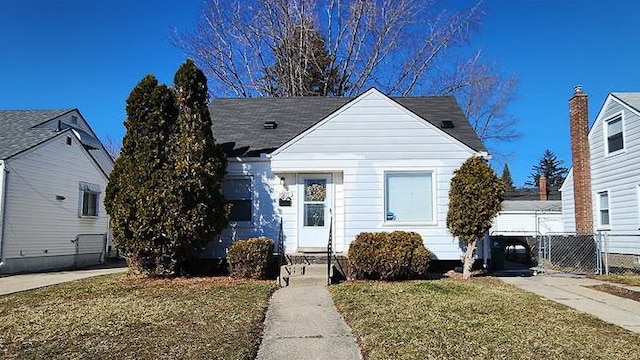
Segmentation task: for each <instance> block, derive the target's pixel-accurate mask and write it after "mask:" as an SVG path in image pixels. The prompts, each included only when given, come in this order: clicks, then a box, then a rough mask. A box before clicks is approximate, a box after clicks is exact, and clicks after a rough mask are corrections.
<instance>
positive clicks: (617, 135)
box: [606, 115, 624, 154]
mask: <svg viewBox="0 0 640 360" xmlns="http://www.w3.org/2000/svg"><path fill="white" fill-rule="evenodd" d="M606 125H607V126H606V128H607V154H611V153H614V152H616V151H619V150H622V149H624V133H623V129H622V115H618V116H616V117H614V118H612V119H610V120H607V122H606Z"/></svg>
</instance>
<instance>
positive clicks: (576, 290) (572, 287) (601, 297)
mask: <svg viewBox="0 0 640 360" xmlns="http://www.w3.org/2000/svg"><path fill="white" fill-rule="evenodd" d="M500 280H502V281H504V282H506V283H509V284H511V285H514V286H516V287H519V288H521V289H523V290H526V291H529V292H532V293H534V294H538V295H540V296H543V297H546V298H547V299H551V300H553V301H556V302H559V303H561V304H564V305H567V306H569V307H572V308H574V309H576V310H579V311H582V312H586V313H589V314H591V315H593V316H595V317H597V318H600V319H601V320H604V321H606V322H608V323H611V324H615V325H618V326H620V327H623V328H625V329H627V330H630V331H633V332H636V333H640V302H637V301H634V300H630V299H625V298H621V297H618V296H615V295H611V294H608V293H605V292H601V291H597V290H594V289H591V288H589V286H593V285H602V284H605V282H603V281H599V280H594V279H588V278H585V277H584V276H571V275H549V276H547V275H538V276H530V277H501V278H500ZM607 284H609V285H614V286H619V287H622V288H627V289H629V290H633V291H640V287H637V286H627V285H621V284H614V283H607Z"/></svg>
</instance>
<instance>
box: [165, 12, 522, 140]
mask: <svg viewBox="0 0 640 360" xmlns="http://www.w3.org/2000/svg"><path fill="white" fill-rule="evenodd" d="M467 1H469V3H468V6H466V7H465V6H464V5H460V4H459V3H456V4H455V5H451V3H448V2H446V3H445V2H443V1H442V0H370V1H363V0H205V7H204V9H203V12H202V16H201V18H200V21H199V22H198V24H197V26H196V27H195V29H194V30H193V31H192V32H190V33H182V34H178V35H177V36H176V37H175V39H174V40H175V42H176V44H177V45H178V46H179V47H181V48H182V49H184V50H185V52H186V53H187V54H188V55H189V56H191V57H193V58H194V59H195V61H196V62H197V63H198V64H200V65H201V67H202V68H203V69H204V71H205V73H206V74H207V75H208V76H209V81H210V83H211V86H210V89H211V91H212V96H214V97H215V96H241V97H250V96H285V95H288V96H291V95H304V94H308V93H309V91H308V89H307V87H308V86H309V85H308V81H307V82H305V79H307V78H308V77H309V76H312V74H311V73H310V72H311V71H312V69H321V68H323V67H324V66H325V62H326V61H328V62H329V65H328V68H329V69H335V71H337V73H336V74H333V75H335V79H338V80H337V81H338V82H339V84H338V85H337V89H338V90H337V91H335V92H333V93H335V94H338V95H342V94H344V95H350V96H353V95H357V94H359V93H361V92H362V91H364V90H366V89H367V88H368V87H372V86H375V87H377V88H378V89H379V90H381V91H383V92H385V93H387V94H388V95H392V96H397V95H401V96H410V95H425V94H451V95H455V96H456V97H457V99H458V101H459V103H460V104H461V105H462V108H463V111H464V112H465V115H467V117H468V118H469V120H470V121H471V123H472V125H473V126H474V129H475V130H476V132H477V133H478V135H479V137H480V138H481V139H483V140H485V141H488V142H498V141H508V140H511V139H513V138H515V137H516V136H517V133H516V132H515V130H514V125H515V119H514V118H513V117H512V116H510V114H509V113H508V111H507V107H508V104H509V102H510V101H511V100H513V97H514V94H515V88H516V85H517V79H516V78H514V77H505V76H503V75H501V74H500V72H498V71H497V69H498V67H497V65H496V64H494V63H491V62H486V61H484V60H483V59H482V58H481V56H480V52H478V51H476V52H472V51H469V50H470V46H469V40H470V38H471V36H472V34H473V33H474V32H475V31H476V30H477V28H478V24H479V22H480V20H481V18H482V16H483V14H484V11H483V0H467ZM472 1H473V2H472ZM314 33H317V34H319V35H320V36H321V37H322V38H323V41H324V47H325V48H326V52H327V53H328V57H326V58H322V57H319V54H320V53H319V52H317V51H314V50H313V49H314V48H313V46H314V45H313V44H311V42H312V41H317V40H313V39H314V37H313V36H310V35H308V34H314ZM282 59H285V60H286V59H288V60H289V61H283V60H282ZM274 69H276V70H277V73H278V74H280V76H273V71H274ZM313 71H315V70H313ZM330 86H331V85H330V84H328V83H326V82H325V83H324V84H323V89H322V91H321V93H323V94H330V93H332V92H331V91H330V90H331V89H330V88H329V87H330ZM274 89H278V91H277V92H276V91H274Z"/></svg>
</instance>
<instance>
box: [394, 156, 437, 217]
mask: <svg viewBox="0 0 640 360" xmlns="http://www.w3.org/2000/svg"><path fill="white" fill-rule="evenodd" d="M395 173H431V206H432V215H433V219H432V220H431V221H395V220H387V174H395ZM437 178H438V174H437V172H436V169H433V168H397V169H385V170H384V171H383V172H382V225H383V226H385V227H402V226H437V225H438V207H437V200H436V194H437V193H438V191H437V190H438V189H437V183H438V181H437Z"/></svg>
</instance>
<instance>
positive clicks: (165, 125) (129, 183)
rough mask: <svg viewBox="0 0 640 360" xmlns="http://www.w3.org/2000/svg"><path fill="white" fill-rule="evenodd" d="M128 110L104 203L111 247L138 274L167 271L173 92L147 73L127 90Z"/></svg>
mask: <svg viewBox="0 0 640 360" xmlns="http://www.w3.org/2000/svg"><path fill="white" fill-rule="evenodd" d="M126 112H127V119H126V120H125V123H124V125H125V128H126V130H127V132H126V134H125V136H124V139H123V146H122V150H121V153H120V156H119V157H118V158H117V159H116V161H115V165H114V168H113V170H112V171H111V174H110V175H109V183H108V184H107V189H106V195H105V201H104V204H105V208H106V210H107V213H108V214H109V215H110V216H111V227H112V230H113V243H114V245H115V246H116V248H118V249H119V250H120V251H122V252H123V253H124V254H125V255H126V256H127V258H128V260H129V264H130V266H131V267H133V268H136V269H137V270H138V271H140V272H142V273H147V274H166V273H167V272H169V273H170V272H171V269H170V268H171V266H167V264H166V263H167V262H168V263H171V256H170V254H168V249H167V248H166V246H165V241H166V237H165V235H164V234H165V229H164V225H165V224H164V220H165V214H164V212H163V208H162V205H163V201H162V198H163V196H164V194H165V193H166V189H165V187H164V183H165V182H164V180H165V179H166V178H167V172H168V171H170V170H171V166H170V164H169V149H168V148H167V147H166V144H167V143H169V140H170V138H171V136H172V134H173V133H175V124H176V120H177V117H178V109H177V107H176V104H175V97H174V94H173V91H171V89H169V88H167V87H166V86H165V85H158V81H157V80H156V79H155V78H154V77H153V76H151V75H147V76H146V77H145V78H143V79H142V80H141V81H140V82H139V83H138V85H137V86H136V87H135V88H134V89H133V90H132V91H131V94H130V95H129V98H128V99H127V106H126ZM167 267H169V269H167Z"/></svg>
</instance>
